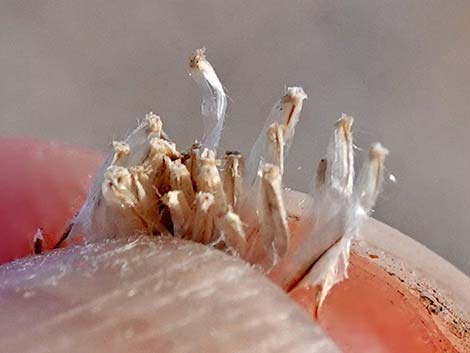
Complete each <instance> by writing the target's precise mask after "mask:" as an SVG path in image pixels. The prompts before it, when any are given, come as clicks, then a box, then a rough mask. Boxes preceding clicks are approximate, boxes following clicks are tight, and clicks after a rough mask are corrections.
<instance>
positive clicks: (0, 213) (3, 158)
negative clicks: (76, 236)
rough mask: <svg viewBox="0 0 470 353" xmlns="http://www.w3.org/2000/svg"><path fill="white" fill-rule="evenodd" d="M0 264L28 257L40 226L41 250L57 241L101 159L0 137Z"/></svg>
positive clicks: (68, 148) (55, 146) (87, 153)
mask: <svg viewBox="0 0 470 353" xmlns="http://www.w3.org/2000/svg"><path fill="white" fill-rule="evenodd" d="M0 148H1V150H2V153H1V154H0V165H1V166H2V173H0V185H1V190H2V191H1V198H0V229H1V237H0V264H2V263H4V262H7V261H11V260H13V259H16V258H19V257H22V256H25V255H31V254H32V253H33V237H34V234H35V233H36V231H37V230H38V228H42V229H43V231H44V238H45V244H44V247H45V249H50V248H52V247H53V246H54V245H55V244H56V243H57V242H58V240H59V239H60V237H61V235H62V233H63V232H64V230H65V228H66V227H67V224H68V221H69V220H70V219H71V218H72V217H73V216H74V215H75V213H76V212H77V211H78V209H79V208H80V206H81V205H82V204H83V202H84V201H85V197H86V192H87V190H88V188H89V186H90V183H91V181H92V178H93V176H94V174H95V172H96V169H97V168H98V166H99V165H100V164H101V161H102V157H101V155H100V154H98V153H97V152H93V151H87V150H85V149H77V148H74V147H72V146H67V145H62V144H60V145H59V144H56V143H52V142H44V141H37V140H31V139H19V138H11V139H1V140H0Z"/></svg>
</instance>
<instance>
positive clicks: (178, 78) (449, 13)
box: [0, 0, 470, 274]
mask: <svg viewBox="0 0 470 353" xmlns="http://www.w3.org/2000/svg"><path fill="white" fill-rule="evenodd" d="M469 16H470V1H468V0H465V1H457V0H456V1H432V0H427V1H424V0H421V1H418V0H408V1H377V0H356V1H351V0H344V1H331V0H328V1H327V0H310V1H294V0H291V1H280V0H271V1H252V0H251V1H220V0H206V1H196V0H193V1H177V0H175V1H169V2H164V1H135V0H134V1H124V0H119V1H116V0H114V1H109V0H108V1H97V0H94V1H88V0H87V1H85V0H82V1H73V0H67V1H48V0H40V1H37V0H30V1H21V0H11V1H10V0H2V1H1V2H0V80H1V81H0V135H3V136H18V135H20V136H34V137H38V138H43V139H51V140H55V141H61V142H67V143H73V144H79V145H82V146H87V147H91V148H95V149H98V150H102V151H106V150H107V149H108V148H109V144H110V141H111V140H112V139H113V138H116V139H118V138H122V137H124V136H125V135H126V134H127V133H128V132H129V131H130V130H131V129H132V128H133V127H134V126H135V124H136V120H137V119H138V118H142V117H143V116H144V114H145V113H146V112H148V111H150V110H152V111H154V112H156V113H157V114H159V115H161V116H162V118H163V120H164V124H165V129H166V131H167V132H168V133H169V134H170V135H171V136H172V137H173V138H174V140H175V141H176V142H177V143H178V144H179V145H182V146H185V145H188V146H189V145H190V144H191V143H192V141H193V139H194V138H198V137H200V134H201V132H202V126H201V123H200V122H201V119H200V113H199V111H200V110H199V107H200V92H199V90H198V89H197V87H196V85H195V84H194V83H193V82H192V80H191V79H190V78H189V77H188V74H187V60H188V57H189V55H190V54H191V52H192V51H193V50H194V49H196V48H199V47H202V46H205V47H206V48H207V54H208V58H209V60H210V61H211V62H212V64H213V65H214V66H215V68H216V70H217V72H218V74H219V77H220V78H221V80H222V82H223V83H224V85H225V87H226V88H227V93H228V94H229V96H230V98H231V102H230V106H229V109H228V117H227V123H226V128H225V130H224V135H223V141H222V148H227V149H239V150H241V151H242V152H245V153H246V152H248V150H249V148H250V146H251V144H252V143H253V142H254V140H255V138H256V137H257V134H258V133H259V130H260V129H261V127H262V125H263V122H264V119H265V118H266V117H267V115H268V113H269V111H270V109H271V107H272V105H273V103H274V102H275V101H276V100H277V99H278V98H279V97H280V96H281V95H282V94H283V92H284V88H285V87H286V86H290V85H301V86H302V87H304V89H305V91H306V92H307V93H308V95H309V99H308V101H307V102H306V104H305V106H304V111H303V114H302V117H301V122H300V123H299V125H298V128H297V134H296V143H295V144H294V146H293V148H292V150H291V153H290V155H289V161H288V164H287V167H288V171H287V172H286V182H285V184H286V186H288V187H291V188H294V189H298V190H302V191H308V190H309V185H310V181H311V178H312V174H313V171H314V170H315V168H316V167H315V166H316V164H317V162H318V160H319V159H320V158H321V157H322V156H323V153H324V152H325V149H326V144H327V142H328V138H329V136H330V134H331V132H332V130H333V124H334V122H335V120H336V119H337V118H338V117H339V116H340V115H341V113H342V112H344V113H347V114H349V115H352V116H354V117H355V118H356V124H355V137H356V145H357V146H358V147H359V148H364V149H365V148H367V146H368V144H370V143H371V142H375V141H381V142H382V143H383V144H384V145H385V146H387V147H388V148H389V149H390V151H391V155H390V157H389V159H388V161H387V167H388V171H389V172H390V173H392V174H393V175H395V177H396V179H397V183H396V184H394V183H391V182H388V183H387V185H386V186H385V190H384V193H383V194H382V196H381V198H380V200H379V202H378V205H377V207H376V212H375V215H374V216H375V217H376V218H378V219H379V220H382V221H384V222H386V223H388V224H390V225H391V226H393V227H395V228H397V229H399V230H401V231H402V232H404V233H406V234H408V235H410V236H412V237H413V238H415V239H416V240H418V241H420V242H421V243H423V244H425V245H427V246H428V247H429V248H431V249H432V250H434V251H436V252H437V253H439V254H440V255H442V256H443V257H444V258H446V259H448V260H449V261H450V262H452V263H454V264H455V265H456V266H457V267H459V268H460V269H461V270H463V271H464V272H466V273H467V274H470V236H469V229H470V216H469V209H470V186H469V182H468V179H469V178H468V174H469V171H470V159H469V152H470V150H469V147H470V142H469V140H468V136H469V133H470V118H469V117H470V104H469V103H470V84H469V83H470V46H469V45H468V43H469V39H470V21H469V20H468V19H469ZM362 153H363V152H361V151H360V150H358V151H357V155H358V156H360V155H361V154H362Z"/></svg>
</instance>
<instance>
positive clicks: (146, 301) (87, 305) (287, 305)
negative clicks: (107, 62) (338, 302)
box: [0, 140, 338, 353]
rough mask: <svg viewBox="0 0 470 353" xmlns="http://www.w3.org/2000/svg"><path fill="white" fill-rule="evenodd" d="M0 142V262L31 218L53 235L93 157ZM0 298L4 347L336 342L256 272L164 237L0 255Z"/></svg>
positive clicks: (26, 245) (21, 239) (212, 347)
mask: <svg viewBox="0 0 470 353" xmlns="http://www.w3.org/2000/svg"><path fill="white" fill-rule="evenodd" d="M0 145H2V147H3V148H4V151H5V150H6V151H7V152H9V153H4V154H3V157H2V158H3V159H4V160H3V162H4V165H5V163H6V165H7V166H8V167H9V168H8V169H6V170H7V171H8V173H3V176H2V177H3V179H1V182H2V186H4V188H5V190H6V191H7V192H6V193H5V197H4V198H2V203H3V204H2V207H3V208H2V210H3V211H8V213H7V214H5V213H4V212H2V213H1V214H2V218H1V222H2V223H1V225H2V226H3V229H4V230H6V231H2V234H1V237H0V240H1V242H2V243H1V248H2V249H3V253H2V254H3V255H2V256H3V258H2V259H3V260H4V261H6V260H9V259H13V258H17V257H21V256H24V255H27V254H30V253H31V244H30V241H31V237H32V234H31V233H32V230H35V229H36V228H37V227H39V226H41V227H44V229H45V231H46V232H47V234H50V237H49V238H48V239H47V241H48V244H51V243H54V242H55V241H56V240H57V239H58V237H59V236H60V234H61V232H62V230H63V227H64V226H65V224H66V223H67V221H68V220H69V219H70V217H71V216H73V214H74V212H75V211H76V209H77V208H78V207H79V206H80V205H81V203H82V202H83V200H84V197H85V191H86V189H87V188H88V184H89V181H90V177H89V176H90V175H92V174H93V172H94V170H95V169H96V166H97V165H98V163H99V161H100V157H99V156H98V155H97V154H94V153H89V152H86V151H81V150H78V149H73V148H71V147H65V146H60V145H56V144H48V143H41V142H35V141H28V140H15V141H13V140H7V141H2V142H0ZM10 158H12V159H11V160H10ZM20 158H21V159H20ZM64 171H65V172H64ZM13 191H14V192H13ZM44 200H46V202H45V201H44ZM24 205H27V207H25V206H24ZM7 215H8V216H9V217H7ZM23 223H24V224H23ZM33 234H34V232H33ZM15 244H16V245H15ZM0 307H2V315H1V317H0V347H2V351H3V350H4V351H8V352H12V353H14V352H22V353H23V352H35V353H38V352H64V351H67V352H83V351H94V352H101V351H112V352H148V351H154V352H178V353H179V352H208V353H210V352H225V351H230V352H327V353H329V352H332V353H333V352H338V350H337V349H336V348H335V347H334V345H333V343H332V342H331V340H330V339H329V338H327V337H326V336H325V335H324V333H323V332H322V330H321V329H320V328H319V327H318V326H317V325H316V324H315V323H313V322H312V321H311V320H310V318H309V317H308V315H306V313H305V312H304V311H303V310H302V309H301V308H300V307H299V306H298V305H297V304H296V303H294V302H293V301H292V300H290V299H289V298H288V297H287V296H286V295H285V294H284V293H283V292H282V290H281V289H280V288H278V287H277V286H275V285H274V284H273V283H271V282H270V281H269V280H268V279H267V278H265V277H264V276H262V275H261V274H259V273H257V272H255V271H254V270H253V269H252V268H250V267H248V266H247V265H246V264H244V263H242V262H241V261H239V260H237V259H235V258H233V257H229V256H227V255H225V254H223V253H221V252H219V251H217V250H214V249H210V248H207V247H203V246H201V245H198V244H193V243H187V242H183V241H175V240H174V239H173V240H162V239H159V238H148V237H147V238H141V239H137V240H136V239H121V240H119V241H114V242H105V243H94V244H89V245H75V246H72V247H69V248H67V249H58V250H55V251H53V252H47V253H46V254H43V255H37V256H34V257H27V258H24V259H20V260H17V261H14V262H11V263H8V264H4V265H2V266H0ZM273 308H275V310H273Z"/></svg>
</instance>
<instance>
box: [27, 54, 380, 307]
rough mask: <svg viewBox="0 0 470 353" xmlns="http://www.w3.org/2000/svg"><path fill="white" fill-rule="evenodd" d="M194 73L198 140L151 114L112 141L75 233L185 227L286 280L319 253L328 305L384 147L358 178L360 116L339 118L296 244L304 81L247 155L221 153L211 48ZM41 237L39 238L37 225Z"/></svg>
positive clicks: (297, 276) (197, 57) (287, 284)
mask: <svg viewBox="0 0 470 353" xmlns="http://www.w3.org/2000/svg"><path fill="white" fill-rule="evenodd" d="M189 73H190V75H191V77H193V78H194V80H195V81H196V83H197V84H198V85H199V86H200V88H201V90H202V94H203V98H202V104H201V112H202V116H203V121H204V135H203V137H202V139H201V142H200V143H199V142H195V143H194V144H193V146H191V148H189V150H184V151H183V150H180V149H179V148H177V146H176V144H175V143H174V142H172V141H171V139H170V138H169V137H168V136H167V135H166V134H165V132H164V130H163V124H162V121H161V119H160V117H158V116H157V115H155V114H153V113H149V114H147V115H146V116H145V118H144V119H143V120H142V121H141V122H140V123H139V125H138V126H137V128H136V129H135V130H134V131H132V132H131V134H130V135H129V136H128V137H127V138H126V139H125V140H124V141H115V142H113V144H112V145H113V149H114V151H113V153H111V155H110V156H109V158H108V159H107V161H106V163H105V164H104V166H103V169H102V172H101V173H100V174H99V175H98V178H97V180H96V182H95V185H94V187H93V188H92V189H91V191H90V194H89V197H88V199H87V201H86V203H85V205H84V206H83V207H82V209H81V211H80V212H79V214H78V215H77V217H76V218H75V219H74V221H73V225H72V229H71V231H70V235H69V237H72V238H73V237H75V236H85V237H86V238H87V239H88V240H93V239H100V238H110V237H127V236H129V235H132V234H136V233H138V234H140V233H141V234H146V235H167V236H175V237H180V238H184V239H188V240H191V241H195V242H199V243H203V244H208V245H211V246H215V247H217V248H219V249H221V250H224V251H226V252H228V253H230V254H233V255H236V256H239V257H241V258H243V259H245V260H246V261H248V262H250V263H251V264H253V265H255V266H258V267H259V268H260V269H261V270H262V271H264V272H266V273H268V274H269V275H270V276H271V278H272V279H273V280H274V281H276V282H277V283H279V284H280V285H281V286H282V287H284V288H285V289H287V290H288V289H289V288H291V287H292V285H294V284H295V283H296V282H298V281H299V280H301V279H302V277H303V276H304V275H305V273H306V272H307V271H308V269H309V268H310V267H311V266H312V264H313V263H314V262H316V261H317V260H319V259H320V260H319V265H318V266H316V267H315V268H316V269H317V271H313V272H310V273H309V277H310V278H309V279H308V280H310V281H311V283H312V284H318V285H320V286H321V294H320V296H319V304H320V305H321V303H322V302H323V300H324V298H325V296H326V294H327V293H328V291H329V289H330V288H331V287H332V286H333V285H334V284H335V283H337V282H338V281H340V280H341V279H343V278H345V276H346V275H347V265H348V258H349V249H350V245H351V241H352V239H354V237H356V235H357V233H358V230H359V228H360V226H361V225H362V224H363V222H364V220H365V219H367V217H368V215H369V214H370V212H371V211H372V208H373V206H374V203H375V201H376V199H377V196H378V194H379V192H380V189H381V185H382V181H383V172H384V159H385V156H386V155H387V150H386V149H385V148H383V147H382V146H381V145H380V144H374V145H373V146H372V147H371V148H370V150H369V156H368V159H367V161H366V162H365V165H364V167H363V169H362V171H361V173H360V175H359V177H358V180H357V182H356V183H354V150H353V139H352V124H353V118H352V117H349V116H346V115H343V116H342V117H341V118H340V119H339V120H338V121H337V122H336V124H335V129H334V133H333V136H332V138H331V140H330V143H329V146H328V149H327V154H326V156H325V158H324V159H322V160H321V162H320V164H319V166H318V170H317V173H316V175H315V176H314V177H313V178H312V179H313V180H312V184H314V190H313V192H312V197H313V200H314V202H313V204H312V207H311V208H309V209H308V210H307V211H306V212H305V214H304V215H302V218H301V221H300V223H301V224H300V229H301V231H300V232H301V233H302V235H301V239H300V240H301V241H300V242H299V241H298V242H295V245H294V244H293V242H291V234H290V230H289V223H288V219H289V214H288V210H287V209H286V206H285V204H284V195H283V194H284V189H283V186H282V177H283V175H284V173H285V164H284V161H285V158H286V156H287V154H288V152H289V148H290V146H291V144H292V142H293V138H294V133H295V127H296V125H297V123H298V121H299V117H300V113H301V111H302V106H303V103H304V101H305V99H306V98H307V95H306V94H305V92H304V90H303V89H302V88H300V87H289V88H287V90H286V93H285V94H284V95H283V96H282V97H281V98H280V99H279V101H278V102H277V103H276V104H275V105H274V107H273V108H272V110H271V112H270V114H269V115H268V118H267V120H266V122H265V125H264V127H263V129H262V131H261V134H260V135H259V137H258V139H257V140H256V142H255V144H254V146H253V148H252V149H251V152H250V154H249V156H248V158H247V160H246V161H245V159H244V157H243V156H242V155H241V154H240V153H238V152H227V153H225V155H224V156H223V158H221V159H219V158H218V155H217V147H218V144H219V141H220V138H221V134H222V129H223V123H224V120H225V111H226V108H227V97H226V95H225V92H224V89H223V85H222V83H221V82H220V80H219V78H218V76H217V74H216V72H215V70H214V68H213V66H212V65H211V64H210V63H209V61H208V60H207V58H206V55H205V50H204V49H199V50H197V51H196V52H195V53H194V54H193V55H192V56H191V58H190V61H189ZM35 239H36V238H35ZM37 239H38V240H37V242H38V246H37V247H38V248H39V247H40V239H41V238H40V235H38V237H37ZM323 254H324V255H323ZM322 255H323V256H322ZM304 280H306V278H304Z"/></svg>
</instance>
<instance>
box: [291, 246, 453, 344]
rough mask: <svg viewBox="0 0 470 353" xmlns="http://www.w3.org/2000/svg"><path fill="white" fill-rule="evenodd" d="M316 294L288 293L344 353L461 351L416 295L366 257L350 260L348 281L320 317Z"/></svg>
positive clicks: (308, 290)
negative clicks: (316, 305) (316, 320)
mask: <svg viewBox="0 0 470 353" xmlns="http://www.w3.org/2000/svg"><path fill="white" fill-rule="evenodd" d="M316 294H317V288H315V287H311V286H306V285H302V286H298V287H297V288H295V289H294V290H293V291H292V292H291V293H290V295H291V297H292V298H294V299H295V300H296V301H297V302H299V303H301V305H302V306H303V307H304V308H305V309H306V311H307V312H310V314H311V315H312V317H313V316H314V315H315V314H316V315H317V319H318V321H319V323H320V325H321V326H322V327H323V328H324V329H325V331H326V332H328V334H329V335H331V337H332V338H333V339H334V340H335V341H336V342H337V343H338V345H339V346H340V348H341V349H342V350H343V351H344V352H345V353H356V352H358V353H359V352H360V350H359V347H367V349H368V350H367V352H370V353H375V352H380V353H395V352H400V353H441V352H447V353H458V352H459V350H457V349H456V348H455V347H454V346H453V344H452V343H451V342H450V341H449V339H448V336H450V335H451V334H450V332H449V331H448V330H445V329H444V330H442V329H441V328H440V327H438V325H437V324H436V322H435V321H434V320H435V318H434V316H435V315H434V314H432V312H431V311H430V310H429V308H427V307H426V306H425V305H424V303H423V301H422V300H420V296H419V295H417V294H416V293H414V292H412V291H410V289H409V288H408V287H407V286H406V285H405V284H404V283H402V282H401V281H400V280H399V278H397V277H394V276H391V275H390V274H388V273H387V272H386V271H384V270H383V269H382V268H381V267H380V266H378V265H377V264H374V263H372V262H371V261H369V259H367V258H364V257H361V256H359V255H357V254H353V255H352V257H351V264H350V268H349V278H348V279H346V280H344V281H343V282H341V283H339V284H338V285H336V286H335V287H333V289H332V291H331V292H330V294H329V295H328V297H327V298H326V300H325V303H324V305H323V306H322V308H321V309H320V310H319V311H318V313H314V312H313V310H312V308H314V307H315V298H316Z"/></svg>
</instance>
